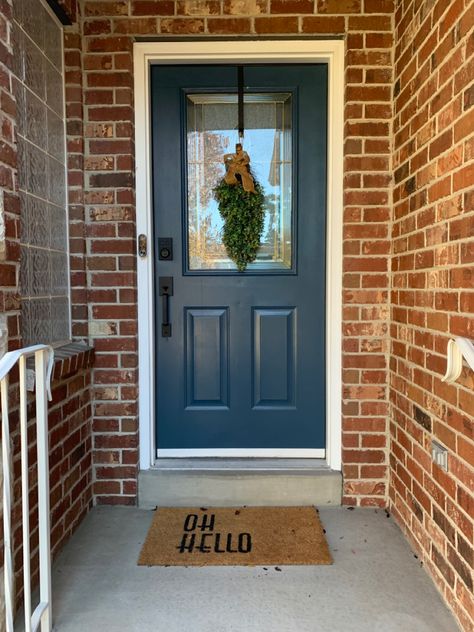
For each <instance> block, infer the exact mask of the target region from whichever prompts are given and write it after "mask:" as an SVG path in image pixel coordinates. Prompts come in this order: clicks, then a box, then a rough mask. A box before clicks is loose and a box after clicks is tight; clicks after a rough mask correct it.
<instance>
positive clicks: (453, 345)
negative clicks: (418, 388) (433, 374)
mask: <svg viewBox="0 0 474 632" xmlns="http://www.w3.org/2000/svg"><path fill="white" fill-rule="evenodd" d="M447 354H448V358H447V360H448V362H447V366H446V375H445V376H444V377H443V378H441V381H442V382H449V383H452V382H455V381H456V380H457V379H458V377H459V376H460V375H461V371H462V366H463V358H465V360H466V362H467V363H468V365H469V366H470V367H471V369H472V370H473V371H474V344H473V343H472V342H471V341H470V340H468V339H467V338H454V340H450V341H449V342H448V348H447Z"/></svg>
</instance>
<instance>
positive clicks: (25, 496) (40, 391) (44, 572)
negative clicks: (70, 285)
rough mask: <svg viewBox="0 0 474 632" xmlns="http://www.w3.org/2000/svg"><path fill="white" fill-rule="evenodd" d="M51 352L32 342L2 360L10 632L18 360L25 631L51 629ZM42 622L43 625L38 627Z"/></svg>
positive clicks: (9, 623) (9, 625) (48, 631)
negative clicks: (34, 514)
mask: <svg viewBox="0 0 474 632" xmlns="http://www.w3.org/2000/svg"><path fill="white" fill-rule="evenodd" d="M32 356H34V358H35V382H36V446H37V470H38V522H39V527H38V528H39V566H40V568H39V572H40V603H39V604H38V606H37V607H36V608H35V610H34V611H33V612H32V611H31V568H30V520H29V518H30V507H29V493H30V489H29V465H28V448H29V445H28V432H27V426H28V412H27V411H28V400H27V390H30V389H28V384H27V382H28V380H27V368H26V360H27V359H28V358H29V357H32ZM53 360H54V351H53V349H52V347H50V346H48V345H34V346H31V347H25V348H23V349H18V350H16V351H9V352H8V353H6V354H5V355H4V356H3V358H2V359H1V360H0V392H1V409H2V458H3V532H4V552H3V555H4V578H5V579H4V585H5V619H6V621H5V623H6V631H7V632H13V630H14V623H13V615H14V612H15V611H14V607H15V599H14V595H13V577H14V569H13V548H12V525H11V510H12V498H11V490H12V466H11V448H10V422H9V410H8V390H9V388H8V387H9V375H10V371H11V370H12V369H13V368H14V366H15V365H16V364H17V363H19V371H20V381H19V390H20V397H19V401H20V443H21V488H22V523H23V524H22V527H23V580H24V610H25V632H36V630H38V629H41V632H51V629H52V617H51V545H50V519H49V449H48V399H50V400H51V374H52V370H53ZM40 626H41V627H40Z"/></svg>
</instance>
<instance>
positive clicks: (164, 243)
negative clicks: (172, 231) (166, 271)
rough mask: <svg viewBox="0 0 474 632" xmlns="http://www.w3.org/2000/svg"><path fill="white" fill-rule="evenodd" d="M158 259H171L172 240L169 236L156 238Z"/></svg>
mask: <svg viewBox="0 0 474 632" xmlns="http://www.w3.org/2000/svg"><path fill="white" fill-rule="evenodd" d="M158 259H159V260H160V261H173V240H172V238H171V237H159V238H158Z"/></svg>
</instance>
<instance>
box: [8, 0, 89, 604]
mask: <svg viewBox="0 0 474 632" xmlns="http://www.w3.org/2000/svg"><path fill="white" fill-rule="evenodd" d="M11 34H12V2H11V0H3V1H2V2H0V319H3V318H4V319H5V324H6V327H7V336H6V338H7V341H6V342H7V344H6V345H5V348H4V347H3V346H2V347H1V352H0V355H2V354H3V351H6V350H13V349H16V348H19V347H21V346H22V342H21V338H20V327H19V320H20V301H19V291H20V289H19V285H18V282H19V264H20V244H19V240H20V217H21V212H22V209H21V208H20V200H19V196H18V195H17V188H18V185H17V170H16V168H17V162H16V120H17V111H16V103H15V99H14V96H13V84H12V82H13V74H12V67H13V63H12V61H13V60H12V35H11ZM3 230H4V232H3ZM0 323H1V325H0V329H1V330H2V331H0V333H1V334H3V325H4V323H3V320H0ZM91 362H92V353H91V352H90V351H88V352H85V353H84V352H82V353H78V352H77V350H76V351H70V353H69V354H67V353H63V354H62V359H59V358H58V359H57V361H56V363H55V368H54V382H53V401H52V402H51V403H50V406H49V430H50V435H49V439H50V487H51V501H50V502H51V529H52V530H51V544H52V550H53V553H57V552H58V551H59V549H60V548H61V546H62V545H63V544H64V542H65V541H66V540H67V539H68V537H69V536H70V535H71V533H72V532H73V531H74V530H75V528H76V527H77V525H78V524H79V522H80V521H81V520H82V518H83V516H84V515H85V513H86V512H87V511H88V509H89V508H90V507H91V505H92V468H91V460H92V457H91V455H92V441H91V413H92V410H91V392H90V391H91V389H90V383H91V371H90V365H91ZM17 383H18V373H17V372H12V375H11V404H10V406H11V408H10V412H11V414H10V428H11V437H10V441H11V444H12V452H13V468H14V476H13V503H12V504H13V511H12V525H13V544H14V551H13V555H14V561H15V574H16V590H17V599H19V598H21V594H22V581H23V578H22V534H21V480H20V468H21V465H20V453H19V451H20V440H19V419H18V410H17V404H18V392H17ZM33 417H34V400H32V399H31V400H30V401H29V459H30V468H31V472H32V476H31V483H32V487H31V494H30V510H31V513H30V516H31V518H30V527H31V552H32V567H31V568H32V577H33V583H34V584H36V581H37V573H38V552H37V546H38V525H37V488H36V482H35V481H36V476H35V474H33V472H34V471H35V470H34V467H35V465H36V442H35V440H34V437H35V429H34V418H33ZM2 440H4V438H3V437H2Z"/></svg>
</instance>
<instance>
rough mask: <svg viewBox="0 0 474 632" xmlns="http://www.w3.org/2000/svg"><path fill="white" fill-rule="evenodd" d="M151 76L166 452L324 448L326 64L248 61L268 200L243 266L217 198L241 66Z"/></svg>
mask: <svg viewBox="0 0 474 632" xmlns="http://www.w3.org/2000/svg"><path fill="white" fill-rule="evenodd" d="M151 77H152V84H151V85H152V102H151V105H152V129H153V147H152V150H153V205H154V223H155V225H154V230H155V237H154V252H155V297H156V299H155V308H156V309H155V314H156V319H155V320H156V349H155V357H156V393H157V395H156V403H157V405H156V432H157V449H158V454H159V455H163V456H165V455H171V456H173V455H176V456H179V455H181V454H183V455H184V454H187V455H189V454H195V455H212V454H229V455H232V454H235V455H236V456H237V455H245V454H246V452H245V451H247V453H248V454H249V455H250V454H251V455H257V454H260V453H261V454H262V456H269V455H271V454H275V455H277V454H285V451H286V450H293V451H295V452H294V454H295V455H297V454H298V452H297V451H298V450H301V451H302V450H305V451H317V450H324V448H325V425H326V421H325V407H326V404H325V304H326V301H325V249H326V244H325V242H326V147H327V131H326V130H327V67H326V65H324V64H320V65H284V66H282V65H265V66H263V65H262V66H248V67H245V68H244V84H245V108H244V114H245V137H244V149H245V151H247V153H248V154H249V156H250V160H251V168H252V172H253V174H254V175H255V177H256V179H257V180H258V181H259V183H260V184H261V185H262V187H263V189H264V193H265V209H266V211H265V225H264V229H263V232H262V238H261V244H262V245H261V248H260V251H259V254H258V257H257V260H256V261H255V262H254V263H252V264H250V265H249V266H248V267H247V269H246V270H245V272H238V270H237V269H236V267H235V264H234V263H233V262H232V260H231V259H229V257H228V256H227V253H226V251H225V248H224V246H223V244H222V228H223V220H222V218H221V217H220V214H219V210H218V206H217V203H216V201H215V199H214V197H213V188H214V187H215V186H216V185H217V184H218V182H219V181H220V179H221V178H222V175H223V173H224V167H223V156H224V154H225V153H232V152H233V151H234V146H235V142H236V140H237V131H236V127H237V112H238V105H237V95H236V84H237V69H236V67H235V66H223V65H220V66H217V65H214V66H198V65H194V66H154V67H153V68H152V70H151ZM301 454H303V452H301ZM308 454H309V453H308ZM321 454H322V453H321ZM315 455H316V452H315Z"/></svg>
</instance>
